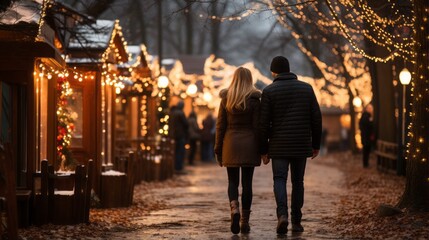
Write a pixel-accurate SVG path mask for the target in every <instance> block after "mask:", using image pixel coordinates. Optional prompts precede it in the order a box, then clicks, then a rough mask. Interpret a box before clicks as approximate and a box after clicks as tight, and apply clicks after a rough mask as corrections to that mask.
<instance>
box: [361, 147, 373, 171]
mask: <svg viewBox="0 0 429 240" xmlns="http://www.w3.org/2000/svg"><path fill="white" fill-rule="evenodd" d="M370 153H371V144H365V145H363V149H362V162H363V167H365V168H367V167H369V154H370Z"/></svg>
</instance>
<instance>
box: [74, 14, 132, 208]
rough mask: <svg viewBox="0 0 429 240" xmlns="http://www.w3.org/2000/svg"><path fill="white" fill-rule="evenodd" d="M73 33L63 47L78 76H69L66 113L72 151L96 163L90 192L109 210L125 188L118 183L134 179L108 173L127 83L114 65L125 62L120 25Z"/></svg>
mask: <svg viewBox="0 0 429 240" xmlns="http://www.w3.org/2000/svg"><path fill="white" fill-rule="evenodd" d="M75 32H76V35H75V36H74V37H72V38H71V39H70V42H69V44H68V46H67V54H68V59H67V64H68V65H69V66H71V67H72V68H73V69H74V70H75V71H76V72H78V73H80V74H78V75H73V76H72V75H69V77H68V81H69V82H70V87H71V89H72V90H73V95H72V96H71V97H70V99H68V104H69V105H68V108H69V111H70V112H72V114H73V115H75V122H74V132H73V134H72V138H71V150H72V154H73V156H74V157H75V158H76V159H77V161H79V162H82V161H85V160H86V159H94V160H95V169H96V176H95V178H94V190H95V192H96V193H97V194H98V195H99V196H100V199H101V205H102V206H103V207H113V206H115V205H114V204H111V202H110V201H114V199H113V200H112V198H111V197H109V196H119V195H121V193H120V192H118V191H122V190H123V189H128V188H124V187H123V186H121V183H122V182H123V180H121V178H127V179H128V180H127V181H128V182H130V180H129V178H132V176H129V175H130V174H126V173H123V174H117V173H113V174H110V172H109V170H112V169H113V166H114V162H115V161H114V159H115V144H116V142H115V139H116V131H115V128H116V126H115V123H116V112H117V111H116V104H115V101H116V95H117V94H119V93H120V92H121V90H122V89H123V88H124V87H125V84H126V83H124V81H123V79H121V78H120V74H119V70H118V67H117V65H118V64H123V63H124V62H127V61H128V53H127V48H126V43H125V40H124V38H123V36H122V31H121V27H120V25H119V21H110V20H97V21H96V22H95V23H93V24H90V25H80V26H77V27H76V28H75ZM131 155H132V154H131ZM131 155H130V156H131ZM130 159H133V157H131V158H130ZM131 165H132V164H129V165H128V168H131V167H132V166H131ZM126 172H128V171H126ZM111 178H117V179H118V180H114V181H111ZM130 189H131V190H129V191H132V188H130ZM122 195H124V194H122ZM125 195H126V194H125ZM131 199H132V198H131Z"/></svg>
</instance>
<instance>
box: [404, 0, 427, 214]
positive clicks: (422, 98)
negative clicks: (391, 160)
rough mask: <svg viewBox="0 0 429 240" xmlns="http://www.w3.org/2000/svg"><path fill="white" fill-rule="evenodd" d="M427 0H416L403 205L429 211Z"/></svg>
mask: <svg viewBox="0 0 429 240" xmlns="http://www.w3.org/2000/svg"><path fill="white" fill-rule="evenodd" d="M427 9H429V3H428V1H427V0H415V1H414V14H415V16H416V21H415V26H414V34H415V36H414V39H415V43H416V45H415V51H414V52H415V54H416V56H415V65H414V71H413V78H412V82H411V92H412V93H411V95H412V111H411V112H412V116H411V124H410V129H409V134H408V136H409V139H410V140H409V143H408V149H407V155H406V156H407V173H406V174H407V181H406V186H405V191H404V194H403V195H402V198H401V200H400V201H399V203H398V206H399V207H401V208H407V209H409V210H415V211H421V210H426V211H429V164H428V161H429V159H428V158H429V144H428V141H429V139H428V136H429V95H428V92H427V91H428V90H427V89H428V88H429V69H428V66H429V60H428V52H429V47H428V45H429V44H428V40H427V38H428V37H429V36H428V35H429V31H428V22H427V13H425V10H427Z"/></svg>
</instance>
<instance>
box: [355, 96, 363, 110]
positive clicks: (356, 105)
mask: <svg viewBox="0 0 429 240" xmlns="http://www.w3.org/2000/svg"><path fill="white" fill-rule="evenodd" d="M353 106H355V107H357V108H360V107H362V99H360V97H354V98H353Z"/></svg>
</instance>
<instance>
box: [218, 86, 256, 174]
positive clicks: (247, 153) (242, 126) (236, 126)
mask: <svg viewBox="0 0 429 240" xmlns="http://www.w3.org/2000/svg"><path fill="white" fill-rule="evenodd" d="M226 93H227V91H226V90H222V91H221V92H220V96H221V98H222V101H221V103H220V107H219V114H218V119H217V122H216V142H215V153H216V156H217V160H218V161H221V162H222V165H223V166H225V167H254V166H260V165H261V156H260V153H259V146H258V143H259V140H258V122H259V106H260V97H261V93H260V92H259V91H255V92H253V93H252V94H251V95H250V96H249V98H248V99H247V100H246V109H245V110H244V111H234V112H228V111H227V110H226V108H225V107H226V95H227V94H226Z"/></svg>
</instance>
